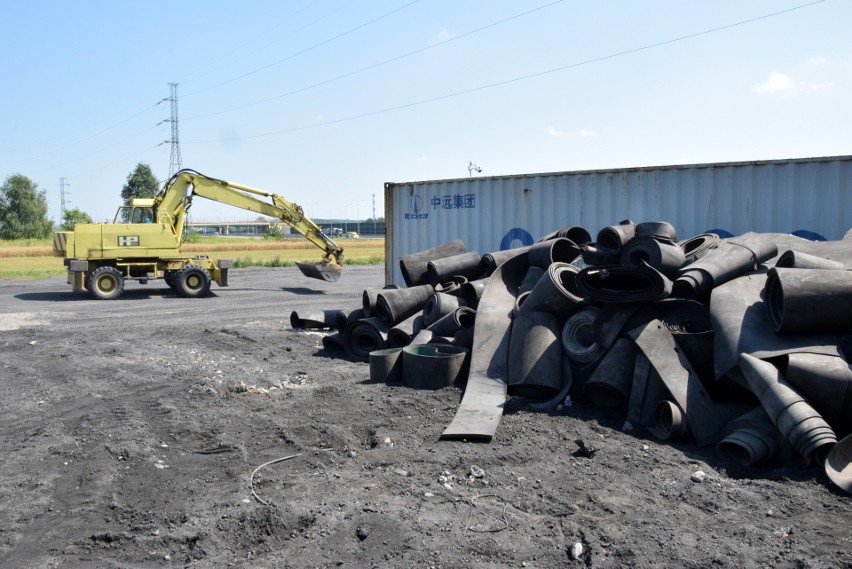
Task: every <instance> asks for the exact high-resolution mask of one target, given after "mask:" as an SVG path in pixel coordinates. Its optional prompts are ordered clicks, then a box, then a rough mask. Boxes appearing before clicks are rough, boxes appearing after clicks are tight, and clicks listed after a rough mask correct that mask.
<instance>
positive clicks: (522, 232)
mask: <svg viewBox="0 0 852 569" xmlns="http://www.w3.org/2000/svg"><path fill="white" fill-rule="evenodd" d="M515 241H520V242H521V244H520V245H516V244H515ZM534 242H535V240H534V239H533V236H532V235H530V232H529V231H527V230H526V229H524V228H523V227H513V228H512V229H510V230H509V232H508V233H506V235H504V236H503V239H502V240H501V241H500V250H501V251H506V250H507V249H513V248H515V247H526V246H527V245H532V244H533V243H534Z"/></svg>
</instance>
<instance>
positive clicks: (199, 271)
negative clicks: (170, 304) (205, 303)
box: [175, 264, 210, 298]
mask: <svg viewBox="0 0 852 569" xmlns="http://www.w3.org/2000/svg"><path fill="white" fill-rule="evenodd" d="M175 290H176V291H177V294H178V296H182V297H184V298H197V297H199V296H205V295H206V294H207V293H208V292H209V291H210V273H208V272H207V269H205V268H204V267H202V266H200V265H195V264H192V265H184V266H183V267H182V268H181V269H179V270H178V272H177V275H175Z"/></svg>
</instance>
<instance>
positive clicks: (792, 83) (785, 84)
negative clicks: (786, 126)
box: [751, 71, 834, 95]
mask: <svg viewBox="0 0 852 569" xmlns="http://www.w3.org/2000/svg"><path fill="white" fill-rule="evenodd" d="M833 88H834V83H831V82H830V81H823V82H820V83H814V82H809V81H796V80H794V79H793V78H792V77H790V76H789V75H787V74H785V73H779V72H778V71H773V72H772V73H770V74H769V78H768V79H767V80H766V81H764V82H763V83H758V84H757V85H755V86H754V87H752V88H751V90H752V91H753V92H754V93H761V94H763V93H767V94H776V93H780V94H782V95H807V94H810V93H816V92H819V91H828V90H830V89H833Z"/></svg>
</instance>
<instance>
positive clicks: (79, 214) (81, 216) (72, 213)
mask: <svg viewBox="0 0 852 569" xmlns="http://www.w3.org/2000/svg"><path fill="white" fill-rule="evenodd" d="M63 213H64V218H65V223H63V224H62V230H63V231H74V226H75V225H77V224H78V223H92V218H91V216H90V215H89V214H88V213H86V212H85V211H82V210H80V209H77V208H76V207H75V208H74V209H66V210H65V211H64V212H63Z"/></svg>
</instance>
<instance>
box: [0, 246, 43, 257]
mask: <svg viewBox="0 0 852 569" xmlns="http://www.w3.org/2000/svg"><path fill="white" fill-rule="evenodd" d="M51 255H53V246H52V245H51V246H47V247H44V246H42V245H38V246H20V245H16V246H11V247H2V246H0V258H2V257H50V256H51Z"/></svg>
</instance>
